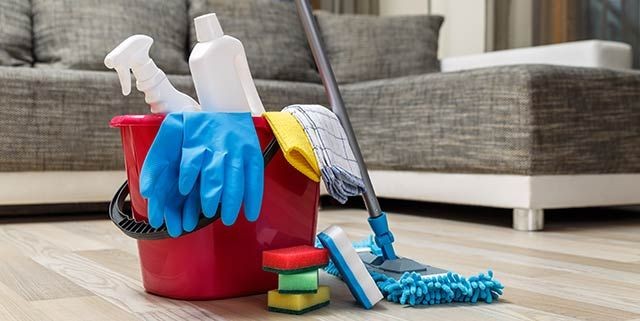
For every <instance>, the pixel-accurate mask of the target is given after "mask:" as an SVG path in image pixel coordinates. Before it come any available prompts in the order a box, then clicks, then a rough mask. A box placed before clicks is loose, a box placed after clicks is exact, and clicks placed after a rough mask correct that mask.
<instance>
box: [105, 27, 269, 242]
mask: <svg viewBox="0 0 640 321" xmlns="http://www.w3.org/2000/svg"><path fill="white" fill-rule="evenodd" d="M195 25H196V34H197V36H198V44H197V45H196V47H195V48H194V50H193V52H192V55H191V57H190V59H189V61H190V62H189V66H190V68H191V72H192V74H193V81H194V85H195V88H196V92H197V94H198V98H199V100H200V102H201V105H202V107H203V111H202V112H191V111H196V110H198V108H194V107H193V106H196V107H197V105H198V104H197V103H195V101H193V99H191V98H190V97H188V96H186V95H184V94H182V93H179V92H178V91H176V90H175V88H173V87H172V86H171V85H170V84H169V82H168V79H167V78H166V76H165V75H164V73H162V71H160V70H159V69H158V68H157V67H156V66H155V64H154V63H153V61H152V60H151V59H150V58H149V55H148V51H149V48H150V46H151V43H152V42H153V40H152V39H151V38H150V37H147V36H142V35H137V36H133V37H130V38H129V39H127V40H125V41H124V42H123V43H122V44H121V45H120V46H118V47H117V48H116V49H114V50H113V52H111V53H110V54H109V55H107V57H106V58H105V64H106V65H107V66H108V67H110V68H115V69H116V71H117V72H118V75H119V77H120V81H121V83H122V86H123V94H128V87H127V86H130V76H129V74H128V73H129V69H131V70H133V72H134V75H136V79H138V86H137V87H138V88H139V89H140V90H143V91H145V93H146V94H147V95H146V101H147V102H148V103H150V104H151V107H152V112H154V113H163V112H173V113H170V114H169V115H168V116H167V117H166V118H165V119H164V121H163V123H162V125H161V127H160V130H159V132H158V135H157V136H156V138H155V140H154V142H153V144H152V145H151V148H150V150H149V152H148V153H147V157H146V159H145V163H144V165H143V167H142V172H141V173H140V192H141V194H142V196H143V197H145V198H146V199H147V200H148V202H149V208H148V210H149V215H148V219H149V224H150V225H151V226H153V227H154V228H158V227H160V226H162V224H165V225H166V227H167V231H168V233H169V235H171V236H173V237H177V236H179V235H181V234H182V232H183V231H186V232H190V231H192V230H194V229H195V227H196V226H197V223H198V220H199V215H200V211H201V209H202V211H203V212H204V215H205V216H206V217H213V216H215V215H216V214H217V209H218V208H219V207H220V208H221V218H222V222H223V223H224V224H225V225H232V224H234V223H235V222H236V219H237V217H238V215H239V212H240V209H241V206H242V205H243V204H244V213H245V217H246V218H247V220H248V221H250V222H252V221H255V220H256V219H257V218H258V215H259V214H260V207H261V203H262V196H263V195H262V194H263V184H264V162H263V157H262V151H261V148H260V143H259V141H258V138H257V135H256V132H255V129H254V127H253V121H252V117H251V113H250V112H252V113H253V114H254V115H256V116H259V115H261V114H262V113H263V112H264V107H263V106H262V102H261V101H260V97H259V96H258V92H257V90H256V88H255V84H254V83H253V79H252V78H251V73H250V70H249V66H248V63H247V59H246V55H245V53H244V48H243V46H242V43H241V42H240V41H239V40H237V39H235V38H233V37H230V36H225V35H224V33H223V31H222V27H221V26H220V23H219V22H218V19H217V17H216V15H215V14H208V15H204V16H201V17H197V18H196V19H195ZM149 77H150V78H149ZM159 90H160V91H161V92H156V91H159ZM178 98H179V99H178ZM184 101H187V102H188V103H187V104H186V105H188V106H190V108H185V107H183V106H184V105H185V102H184Z"/></svg>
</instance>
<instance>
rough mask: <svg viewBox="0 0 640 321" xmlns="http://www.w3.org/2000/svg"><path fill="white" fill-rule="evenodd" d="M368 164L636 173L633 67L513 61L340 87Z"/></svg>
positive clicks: (638, 116) (638, 133) (639, 162)
mask: <svg viewBox="0 0 640 321" xmlns="http://www.w3.org/2000/svg"><path fill="white" fill-rule="evenodd" d="M343 95H344V99H345V102H346V106H347V109H348V111H349V115H350V116H351V120H352V122H353V125H354V129H355V131H356V134H357V136H358V138H359V142H360V145H361V149H362V150H363V153H364V157H365V161H366V162H367V165H368V166H369V167H370V168H378V169H398V170H424V171H433V172H450V173H489V174H519V175H565V174H603V173H638V172H640V148H638V146H640V126H638V124H640V73H638V72H621V71H613V70H608V69H595V68H579V67H561V66H549V65H513V66H503V67H492V68H485V69H477V70H471V71H461V72H451V73H435V74H427V75H418V76H410V77H402V78H396V79H391V80H386V81H372V82H366V83H359V84H353V85H347V86H343Z"/></svg>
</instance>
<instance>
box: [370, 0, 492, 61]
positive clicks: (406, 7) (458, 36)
mask: <svg viewBox="0 0 640 321" xmlns="http://www.w3.org/2000/svg"><path fill="white" fill-rule="evenodd" d="M486 2H487V0H431V13H432V14H439V15H442V16H444V24H443V25H442V29H441V30H440V43H439V54H438V55H439V56H440V57H441V58H442V57H452V56H460V55H467V54H474V53H481V52H484V51H485V50H486V48H485V33H486V30H485V29H486V28H485V26H486V9H487V3H486ZM426 13H429V1H428V0H380V14H381V15H403V14H426Z"/></svg>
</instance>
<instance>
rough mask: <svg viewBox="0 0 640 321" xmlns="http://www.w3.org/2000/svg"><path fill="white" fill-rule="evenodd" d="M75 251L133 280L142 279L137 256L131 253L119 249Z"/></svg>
mask: <svg viewBox="0 0 640 321" xmlns="http://www.w3.org/2000/svg"><path fill="white" fill-rule="evenodd" d="M75 253H76V254H78V255H80V256H82V257H84V258H87V259H89V260H91V261H93V262H96V263H97V264H100V265H101V266H103V267H106V268H107V269H110V270H112V271H114V272H116V273H120V274H122V275H125V276H127V277H130V278H131V279H133V280H136V281H141V279H142V277H141V274H140V261H139V260H138V256H136V255H133V254H131V253H128V252H124V251H121V250H95V251H76V252H75Z"/></svg>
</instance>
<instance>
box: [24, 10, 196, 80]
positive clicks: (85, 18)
mask: <svg viewBox="0 0 640 321" xmlns="http://www.w3.org/2000/svg"><path fill="white" fill-rule="evenodd" d="M186 1H187V0H145V1H130V0H109V1H103V0H32V3H33V29H34V35H35V36H34V37H35V39H34V50H35V58H36V63H37V64H36V65H37V66H38V67H62V68H71V69H85V70H106V67H105V66H104V63H103V61H104V57H105V56H106V54H107V53H108V52H109V51H111V50H112V49H113V48H115V47H116V46H117V45H118V44H119V43H120V42H122V41H123V40H124V39H126V38H127V37H129V36H131V35H134V34H145V35H148V36H150V37H152V38H153V39H154V44H153V46H152V47H151V54H150V55H151V57H152V58H153V60H154V61H155V62H156V64H157V65H158V66H159V67H160V68H161V69H163V70H164V72H165V73H167V74H171V73H177V74H186V73H188V72H189V67H188V64H187V59H186V52H187V48H186V47H187V42H186V41H187V39H188V24H187V2H186Z"/></svg>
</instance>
